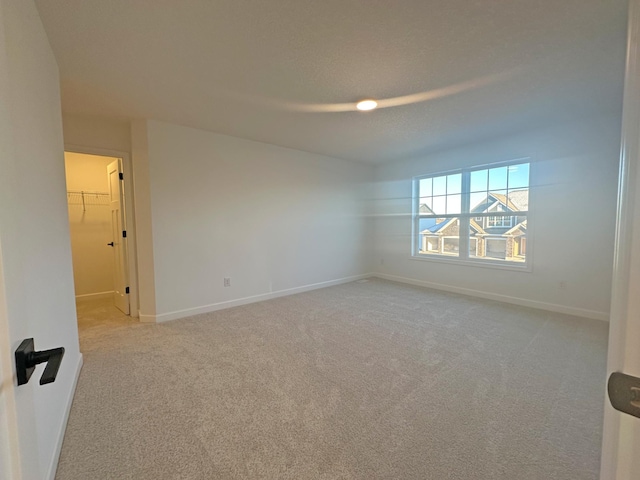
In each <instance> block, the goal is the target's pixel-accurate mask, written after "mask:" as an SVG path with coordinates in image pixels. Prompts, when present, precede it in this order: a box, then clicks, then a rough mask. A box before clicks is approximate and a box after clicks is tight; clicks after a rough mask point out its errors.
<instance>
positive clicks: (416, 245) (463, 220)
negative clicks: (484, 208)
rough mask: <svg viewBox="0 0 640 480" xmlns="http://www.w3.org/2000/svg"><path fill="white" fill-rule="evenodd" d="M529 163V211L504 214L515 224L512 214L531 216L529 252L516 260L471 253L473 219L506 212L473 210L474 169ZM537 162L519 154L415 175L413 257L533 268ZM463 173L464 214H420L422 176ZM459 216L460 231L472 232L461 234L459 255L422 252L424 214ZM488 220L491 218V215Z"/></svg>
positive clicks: (520, 268) (483, 223)
mask: <svg viewBox="0 0 640 480" xmlns="http://www.w3.org/2000/svg"><path fill="white" fill-rule="evenodd" d="M524 163H527V164H529V186H528V188H529V206H528V208H527V210H526V211H518V212H517V213H516V212H505V215H504V216H508V217H509V222H510V224H511V225H509V226H511V227H513V219H512V218H511V217H513V216H517V217H525V218H526V219H527V241H526V242H527V247H526V248H527V252H526V255H525V261H524V262H516V261H510V260H500V259H491V258H488V257H482V258H479V257H473V256H471V255H470V252H469V247H470V239H471V229H470V221H471V220H472V219H473V220H476V219H477V218H479V217H485V218H486V217H489V216H502V215H496V212H487V213H480V214H479V213H472V212H470V196H471V193H470V178H471V172H474V171H477V170H485V169H491V168H497V167H505V166H510V165H519V164H524ZM533 164H534V162H533V161H532V159H531V158H530V157H523V158H517V159H513V160H508V161H504V162H496V163H490V164H484V165H474V166H471V167H465V168H460V169H456V170H447V171H441V172H434V173H430V174H425V175H417V176H415V177H413V179H412V186H413V196H412V200H413V202H412V203H413V207H412V235H411V239H412V241H411V258H412V259H416V260H425V261H433V262H444V263H453V264H467V265H472V266H478V267H487V268H499V269H506V270H519V271H531V264H532V260H531V258H532V254H531V252H532V250H533V249H532V242H531V241H530V236H531V232H532V228H531V223H532V222H531V216H532V215H531V203H532V199H531V197H532V195H531V191H532V188H531V185H532V180H531V179H532V173H531V172H532V166H533ZM454 174H461V175H462V209H461V213H460V214H444V215H435V214H434V215H425V214H420V212H419V202H420V180H422V179H425V178H433V177H440V176H445V175H454ZM424 217H426V218H447V219H449V218H459V231H460V232H461V233H462V232H469V234H467V235H460V237H459V249H458V255H457V256H453V255H451V254H444V253H442V254H440V253H420V246H421V245H420V240H421V234H420V231H419V222H420V218H424ZM487 220H488V218H487ZM485 224H486V222H484V221H483V222H482V223H481V225H482V228H489V227H485ZM477 248H478V243H477V240H476V252H475V253H476V255H477Z"/></svg>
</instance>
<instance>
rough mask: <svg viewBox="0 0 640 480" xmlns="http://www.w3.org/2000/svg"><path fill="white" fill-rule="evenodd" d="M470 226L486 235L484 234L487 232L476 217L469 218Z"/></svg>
mask: <svg viewBox="0 0 640 480" xmlns="http://www.w3.org/2000/svg"><path fill="white" fill-rule="evenodd" d="M469 226H470V227H471V228H473V229H474V230H475V231H476V233H479V234H481V235H484V234H486V233H487V232H485V231H484V230H483V229H482V227H481V226H480V224H479V223H478V222H476V221H475V219H473V218H472V219H471V220H469Z"/></svg>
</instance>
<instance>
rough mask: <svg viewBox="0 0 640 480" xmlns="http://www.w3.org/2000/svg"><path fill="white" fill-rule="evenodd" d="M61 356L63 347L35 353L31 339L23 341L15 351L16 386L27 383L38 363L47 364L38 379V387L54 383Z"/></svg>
mask: <svg viewBox="0 0 640 480" xmlns="http://www.w3.org/2000/svg"><path fill="white" fill-rule="evenodd" d="M63 356H64V348H63V347H60V348H54V349H52V350H43V351H42V352H36V351H35V348H34V343H33V338H26V339H24V340H23V341H22V343H21V344H20V346H19V347H18V349H17V350H16V375H17V376H18V385H24V384H25V383H27V382H28V381H29V379H30V378H31V375H32V374H33V371H34V370H35V368H36V365H38V364H40V363H46V364H47V366H46V367H45V369H44V372H43V373H42V377H41V378H40V385H45V384H47V383H52V382H54V381H55V380H56V376H57V375H58V369H59V368H60V363H61V362H62V357H63Z"/></svg>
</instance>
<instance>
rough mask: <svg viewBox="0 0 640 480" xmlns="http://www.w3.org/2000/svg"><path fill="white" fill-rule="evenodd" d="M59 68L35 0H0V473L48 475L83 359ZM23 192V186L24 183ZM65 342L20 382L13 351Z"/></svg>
mask: <svg viewBox="0 0 640 480" xmlns="http://www.w3.org/2000/svg"><path fill="white" fill-rule="evenodd" d="M58 78H59V73H58V69H57V66H56V61H55V58H54V57H53V53H52V52H51V50H50V46H49V42H48V40H47V36H46V33H45V31H44V28H43V27H42V25H41V24H40V20H39V16H38V11H37V9H36V6H35V3H34V2H33V1H31V0H29V1H25V0H0V478H1V479H2V480H5V479H7V480H31V479H38V480H40V479H52V478H54V474H55V469H56V465H57V460H58V454H59V451H60V447H61V446H62V438H63V434H64V429H65V426H66V415H67V413H68V411H69V408H70V406H71V400H72V399H73V392H74V388H75V387H74V385H75V381H76V379H77V378H78V373H79V369H80V366H81V364H82V363H81V362H82V356H81V355H80V350H79V345H78V331H77V321H76V308H75V294H74V289H73V270H72V267H71V243H70V239H69V217H68V213H67V212H68V209H67V202H66V194H65V190H66V188H65V174H64V159H63V138H62V118H61V115H60V96H59V93H58V92H59V91H60V86H59V83H58ZM27 192H28V193H27ZM27 338H33V339H34V343H35V348H36V350H48V349H52V348H58V347H64V348H65V355H64V358H63V359H62V363H61V364H60V369H59V370H58V373H57V377H56V380H55V382H53V383H49V384H46V385H41V384H40V379H41V377H42V374H43V371H44V369H45V366H44V365H38V366H37V367H36V369H35V371H34V372H33V374H32V376H31V378H30V380H29V382H28V383H26V384H24V385H20V386H18V385H17V378H16V370H15V357H14V352H15V350H16V348H17V347H18V346H19V345H20V343H21V342H22V340H24V339H27Z"/></svg>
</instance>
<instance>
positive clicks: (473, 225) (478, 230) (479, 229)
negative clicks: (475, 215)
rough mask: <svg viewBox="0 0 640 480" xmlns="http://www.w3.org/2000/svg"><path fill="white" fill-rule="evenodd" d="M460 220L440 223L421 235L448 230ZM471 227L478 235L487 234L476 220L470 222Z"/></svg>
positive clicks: (452, 219)
mask: <svg viewBox="0 0 640 480" xmlns="http://www.w3.org/2000/svg"><path fill="white" fill-rule="evenodd" d="M457 221H458V218H457V217H456V218H450V219H449V220H448V221H446V222H440V223H438V224H436V225H433V226H432V227H429V228H427V229H425V230H422V231H421V232H420V233H422V234H429V233H432V234H435V233H439V232H441V231H442V230H444V229H446V228H447V227H448V226H449V225H452V224H453V223H454V222H457ZM469 225H470V227H471V228H472V229H473V230H475V232H476V233H480V234H485V233H486V232H485V231H484V230H483V229H482V227H481V226H480V225H478V223H476V221H475V220H473V219H471V220H470V221H469Z"/></svg>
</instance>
